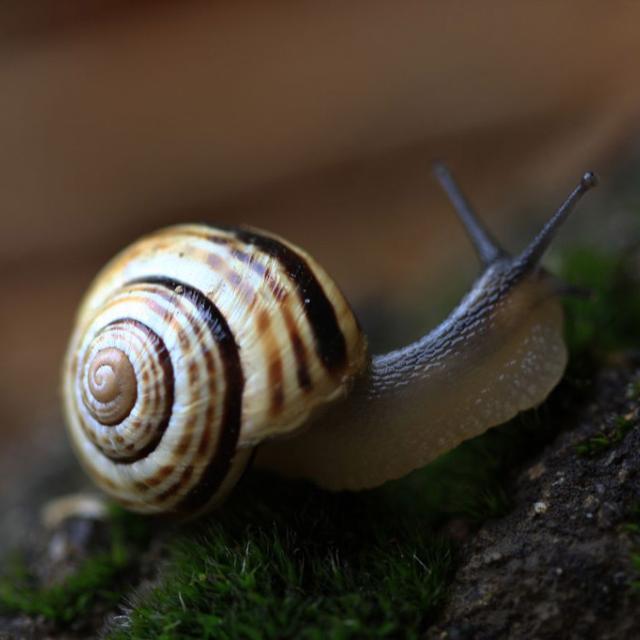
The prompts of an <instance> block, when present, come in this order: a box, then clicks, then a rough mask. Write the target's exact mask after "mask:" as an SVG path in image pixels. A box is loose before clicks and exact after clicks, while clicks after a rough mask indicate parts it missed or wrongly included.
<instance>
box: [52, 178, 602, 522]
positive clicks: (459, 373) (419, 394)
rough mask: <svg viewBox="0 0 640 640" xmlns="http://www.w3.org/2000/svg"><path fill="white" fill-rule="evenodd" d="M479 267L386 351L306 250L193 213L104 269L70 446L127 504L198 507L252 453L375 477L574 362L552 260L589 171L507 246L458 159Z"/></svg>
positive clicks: (426, 455) (460, 435) (549, 383)
mask: <svg viewBox="0 0 640 640" xmlns="http://www.w3.org/2000/svg"><path fill="white" fill-rule="evenodd" d="M436 175H437V177H438V179H439V181H440V183H441V184H442V186H443V188H444V189H445V191H446V192H447V194H448V196H449V198H450V200H451V201H452V203H453V205H454V208H455V209H456V211H457V213H458V216H459V217H460V219H461V221H462V223H463V224H464V226H465V227H466V230H467V232H468V235H469V237H470V239H471V241H472V244H473V246H474V248H475V250H476V252H477V254H478V257H479V259H480V262H481V265H482V272H481V275H480V276H479V278H478V279H477V281H476V282H475V284H474V285H473V287H472V288H471V290H470V291H469V293H467V294H466V296H465V297H464V298H463V300H462V301H461V303H460V304H459V305H458V307H457V308H455V309H454V310H453V312H452V313H451V314H450V315H449V317H448V318H447V319H446V320H444V321H443V322H442V323H441V324H440V325H439V326H438V327H436V328H435V329H433V330H432V331H430V332H429V333H427V334H426V335H424V336H423V337H421V338H420V339H418V340H417V341H415V342H413V343H412V344H409V345H408V346H406V347H403V348H400V349H398V350H395V351H392V352H390V353H386V354H383V355H374V356H370V355H369V353H368V349H367V340H366V337H365V336H364V335H363V332H362V330H361V327H360V324H359V323H358V320H357V319H356V317H355V315H354V313H353V312H352V310H351V307H350V306H349V304H348V302H347V301H346V299H345V298H344V296H343V295H342V293H341V292H340V290H339V288H338V287H337V286H336V284H335V283H334V282H333V280H332V279H331V278H330V277H329V276H328V275H327V273H326V272H325V270H324V269H323V268H322V267H321V266H320V265H319V264H318V263H317V262H316V261H315V260H314V259H313V258H312V257H311V256H310V255H309V254H307V253H306V252H305V251H303V250H302V249H300V248H298V247H296V246H294V245H293V244H291V243H289V242H287V241H285V240H283V239H282V238H279V237H277V236H276V235H273V234H270V233H266V232H262V231H258V230H255V229H252V228H245V227H238V228H227V227H211V226H207V225H178V226H173V227H169V228H166V229H162V230H160V231H157V232H155V233H152V234H151V235H148V236H146V237H144V238H142V239H141V240H139V241H137V242H135V243H134V244H133V245H131V246H129V247H128V248H126V249H125V250H124V251H122V252H121V253H120V254H119V255H117V256H116V257H115V258H114V259H113V260H112V261H111V262H110V263H109V264H108V265H107V266H106V267H105V268H104V269H103V270H102V271H101V272H100V273H99V274H98V276H97V278H96V279H95V281H94V283H93V285H92V286H91V288H90V290H89V292H88V293H87V294H86V297H85V298H84V301H83V303H82V305H81V307H80V310H79V312H78V315H77V320H76V325H75V328H74V330H73V333H72V336H71V339H70V343H69V347H68V350H67V355H66V358H65V362H64V374H63V396H64V405H65V407H64V408H65V414H66V422H67V427H68V432H69V434H70V438H71V441H72V444H73V447H74V449H75V451H76V453H77V455H78V457H79V459H80V461H81V463H82V465H83V466H84V468H85V469H86V470H87V472H88V473H89V475H90V476H91V477H92V478H93V480H94V481H95V482H96V483H97V485H98V486H99V487H101V488H102V489H103V490H104V491H106V492H107V493H108V494H110V495H111V496H112V497H113V498H114V499H115V500H116V501H118V502H120V503H121V504H122V505H124V506H125V507H127V508H129V509H131V510H134V511H139V512H144V513H164V512H167V513H176V514H189V515H193V514H198V513H201V512H203V511H206V510H208V509H210V508H211V507H213V506H214V505H217V504H218V503H220V501H221V500H222V499H223V498H224V497H225V496H226V495H227V494H228V493H229V491H230V490H231V489H232V488H233V486H234V484H235V483H236V482H237V481H238V479H239V478H240V476H241V475H242V473H243V471H244V470H245V468H246V467H247V465H248V464H249V462H250V461H252V460H253V462H254V464H255V465H256V466H258V467H261V468H264V469H270V470H272V471H276V472H278V473H280V474H282V475H284V476H289V477H298V478H305V479H307V480H310V481H312V482H314V483H316V484H317V485H319V486H320V487H324V488H327V489H330V490H345V489H348V490H359V489H365V488H372V487H375V486H378V485H380V484H382V483H384V482H386V481H387V480H391V479H396V478H399V477H401V476H403V475H405V474H407V473H409V472H410V471H412V470H414V469H416V468H418V467H421V466H424V465H425V464H427V463H428V462H429V461H431V460H433V459H434V458H436V457H437V456H439V455H440V454H442V453H443V452H445V451H447V450H449V449H452V448H454V447H455V446H457V445H458V444H459V443H461V442H462V441H463V440H466V439H469V438H471V437H474V436H476V435H478V434H480V433H483V432H484V431H486V430H487V429H489V428H490V427H492V426H495V425H498V424H501V423H504V422H506V421H507V420H509V419H510V418H512V417H513V416H514V415H516V414H517V413H518V412H520V411H523V410H525V409H528V408H530V407H534V406H536V405H538V404H540V403H541V402H542V401H543V400H544V399H545V398H546V396H547V395H548V394H549V392H550V391H551V390H552V389H553V388H554V387H555V385H556V384H557V383H558V381H559V380H560V378H561V376H562V374H563V372H564V368H565V365H566V362H567V350H566V347H565V344H564V340H563V312H562V306H561V303H560V295H561V294H562V293H564V292H565V290H566V289H565V287H564V286H563V284H562V283H561V282H559V280H558V279H556V278H554V277H553V276H552V275H551V274H550V273H549V272H547V271H546V270H544V269H543V268H542V267H541V266H540V260H541V258H542V256H543V254H544V253H545V250H546V249H547V247H548V246H549V244H550V242H551V240H552V238H553V237H554V235H555V234H556V231H557V230H558V228H559V226H560V225H561V224H562V222H563V221H564V220H565V219H566V218H567V216H568V215H569V213H570V212H571V211H572V209H573V208H574V207H575V205H576V203H577V202H578V201H579V199H580V198H581V196H582V195H583V194H584V193H585V192H587V191H588V190H589V189H590V188H591V187H593V186H595V184H596V177H595V175H594V174H593V173H591V172H589V173H585V174H584V175H583V177H582V178H581V180H580V182H579V184H578V185H577V186H576V187H575V189H574V190H573V191H572V193H571V194H570V195H569V196H568V198H567V199H566V201H565V202H564V204H562V206H561V207H560V208H559V209H558V211H557V212H556V213H555V214H554V215H553V216H552V217H551V218H550V219H549V221H548V222H547V223H546V225H545V226H544V227H543V228H542V230H541V231H540V232H539V233H538V235H536V236H535V238H534V239H533V241H532V242H531V243H530V244H529V245H528V246H527V247H526V249H524V251H523V252H522V253H520V254H519V255H516V256H511V255H509V254H508V253H507V252H506V251H505V250H503V249H502V248H501V247H500V246H499V244H498V243H497V242H496V241H495V240H494V239H493V237H492V236H491V234H490V233H489V232H488V230H487V229H486V228H485V227H484V225H483V224H482V223H481V221H480V220H479V219H478V218H477V217H476V215H475V213H474V212H473V210H472V209H471V207H470V205H469V203H468V201H467V200H466V199H465V197H464V195H463V193H462V192H461V190H460V188H459V187H458V186H457V184H456V182H455V181H454V179H453V177H452V175H451V173H450V172H449V171H448V170H447V169H446V168H445V167H444V166H442V165H438V166H437V167H436Z"/></svg>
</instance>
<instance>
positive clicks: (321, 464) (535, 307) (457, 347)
mask: <svg viewBox="0 0 640 640" xmlns="http://www.w3.org/2000/svg"><path fill="white" fill-rule="evenodd" d="M562 332H563V313H562V307H561V304H560V301H559V300H558V297H557V296H556V295H555V292H554V290H553V281H552V280H551V279H550V278H549V277H548V276H547V275H546V274H545V273H544V272H538V273H535V274H533V275H528V276H526V277H525V279H524V280H523V281H519V282H517V284H516V283H509V268H508V265H496V266H494V267H493V268H492V269H490V270H488V271H487V272H485V274H484V275H483V277H482V278H480V280H479V281H478V282H477V283H476V285H475V286H474V288H473V289H472V290H471V292H470V293H469V294H468V295H467V296H466V298H465V299H464V300H463V301H462V303H461V304H460V305H459V307H458V308H456V310H455V311H454V312H453V313H452V314H451V315H450V316H449V318H448V319H447V320H446V321H445V322H444V323H442V324H441V325H440V326H439V327H438V328H437V329H435V330H434V331H433V332H432V333H430V334H428V335H427V336H425V337H424V338H422V339H421V340H419V341H418V342H416V343H414V344H412V345H410V346H409V347H406V348H404V349H399V350H398V351H394V352H392V353H389V354H386V355H383V356H378V357H374V358H373V361H372V363H371V368H370V370H369V372H368V374H367V376H366V377H365V378H364V379H363V380H361V381H360V383H359V384H358V385H357V386H356V388H355V389H354V392H353V393H352V394H351V395H350V396H349V397H348V398H346V399H345V400H344V401H343V402H342V403H340V404H338V405H334V406H332V407H331V408H330V409H329V410H328V411H327V413H325V414H324V415H323V416H322V417H321V418H320V419H319V420H318V421H316V422H314V423H313V424H312V425H310V426H309V428H308V429H306V430H304V431H303V432H302V433H300V434H299V435H294V436H293V437H291V438H288V439H287V440H282V441H272V442H268V443H265V444H264V445H263V446H262V447H261V448H260V450H259V452H258V456H257V461H256V462H257V464H259V465H260V466H263V467H265V468H269V469H275V470H277V471H278V472H279V473H284V474H286V475H288V476H293V477H303V478H308V479H311V480H313V481H314V482H315V483H317V484H319V485H320V486H322V487H325V488H328V489H351V490H356V489H364V488H370V487H375V486H377V485H380V484H382V483H383V482H385V481H387V480H391V479H395V478H400V477H402V476H404V475H405V474H407V473H408V472H410V471H412V470H413V469H416V468H419V467H421V466H423V465H425V464H427V463H428V462H430V461H431V460H433V459H434V458H436V457H437V456H439V455H440V454H442V453H444V452H446V451H449V450H450V449H453V448H454V447H456V446H457V445H458V444H460V443H461V442H462V441H464V440H467V439H469V438H472V437H474V436H476V435H479V434H481V433H483V432H484V431H486V430H487V429H488V428H490V427H492V426H495V425H498V424H501V423H503V422H506V421H507V420H509V419H510V418H512V417H513V416H515V415H516V414H517V413H519V412H520V411H524V410H526V409H529V408H531V407H534V406H536V405H538V404H540V403H541V402H542V401H543V400H544V399H545V398H546V397H547V395H548V394H549V392H550V391H551V390H552V389H553V388H554V387H555V386H556V384H557V383H558V381H559V380H560V378H561V376H562V373H563V371H564V369H565V366H566V361H567V352H566V347H565V344H564V340H563V335H562Z"/></svg>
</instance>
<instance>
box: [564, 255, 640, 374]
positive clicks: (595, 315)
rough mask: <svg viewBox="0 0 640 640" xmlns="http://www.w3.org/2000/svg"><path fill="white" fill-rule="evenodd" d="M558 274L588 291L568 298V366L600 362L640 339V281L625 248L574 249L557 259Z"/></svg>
mask: <svg viewBox="0 0 640 640" xmlns="http://www.w3.org/2000/svg"><path fill="white" fill-rule="evenodd" d="M559 275H560V276H561V277H562V279H563V280H564V281H565V282H567V283H569V284H571V285H576V286H578V287H584V288H586V289H588V290H589V291H591V295H590V296H588V297H585V296H582V297H575V296H574V297H567V298H566V300H565V308H566V311H567V313H566V336H567V344H568V346H569V351H570V353H571V354H572V358H573V363H572V365H573V366H574V368H575V366H576V365H580V364H582V363H584V361H585V360H588V361H590V362H591V363H592V364H593V363H594V362H595V363H596V364H597V363H601V361H602V359H603V357H605V356H606V355H607V354H610V353H611V352H614V351H619V350H624V349H629V348H635V347H637V345H638V343H639V342H640V282H639V281H638V277H637V274H636V272H635V270H634V265H633V253H631V252H629V251H622V250H621V251H619V252H615V253H614V252H605V251H601V250H595V249H586V248H577V249H572V250H568V251H566V252H565V253H564V254H563V255H562V257H561V260H560V268H559Z"/></svg>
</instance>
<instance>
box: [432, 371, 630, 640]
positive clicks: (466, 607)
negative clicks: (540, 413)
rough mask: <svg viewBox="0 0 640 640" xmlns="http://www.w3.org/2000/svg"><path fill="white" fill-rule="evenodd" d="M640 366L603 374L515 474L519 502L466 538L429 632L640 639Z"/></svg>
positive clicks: (467, 635) (469, 635) (454, 636)
mask: <svg viewBox="0 0 640 640" xmlns="http://www.w3.org/2000/svg"><path fill="white" fill-rule="evenodd" d="M638 375H639V373H638V370H637V369H636V370H634V368H633V367H625V366H618V367H616V368H612V369H608V370H605V371H604V372H602V373H601V374H600V375H599V376H598V378H597V380H596V382H595V384H594V387H593V393H592V396H591V397H592V401H591V402H590V403H588V404H587V405H586V406H585V407H584V409H582V410H581V411H579V413H578V415H576V416H575V418H574V419H571V421H570V423H568V424H566V425H563V427H564V428H565V429H566V430H564V431H563V432H562V433H561V434H560V435H559V436H558V437H557V438H556V439H555V441H554V442H552V443H551V444H550V445H549V446H548V447H547V448H546V449H545V450H544V451H542V452H541V453H540V454H539V455H537V456H536V457H535V458H534V459H533V460H531V461H530V463H529V464H528V465H527V466H526V468H525V469H523V470H520V471H519V472H518V473H517V475H516V476H515V477H514V480H513V487H514V489H513V501H514V508H513V510H512V511H511V512H510V513H509V514H508V515H506V516H505V517H502V518H500V519H497V520H495V521H491V522H488V523H485V524H484V525H483V526H482V527H481V528H480V529H479V530H478V531H477V533H476V534H475V535H473V536H472V537H471V538H470V539H468V541H467V542H466V543H465V544H464V545H463V549H462V551H461V558H460V564H459V567H458V570H457V573H456V576H455V578H454V580H453V583H452V587H451V593H450V598H449V601H448V604H447V606H446V608H445V610H444V611H443V612H442V615H441V617H440V620H439V622H438V624H437V625H436V626H434V627H432V628H431V630H430V633H429V638H451V639H452V640H453V639H467V638H469V639H470V638H473V639H474V640H481V639H483V638H486V639H488V638H519V639H526V638H536V639H544V638H549V639H557V638H580V639H581V640H582V639H585V638H612V639H613V638H616V639H621V638H640V615H638V612H639V607H640V590H639V589H638V585H637V583H636V584H635V585H634V582H636V581H637V580H638V578H639V576H638V574H637V573H636V571H637V569H634V566H633V562H632V556H633V555H634V553H636V554H637V553H638V551H639V549H640V536H639V535H638V530H640V527H638V523H640V510H639V506H640V426H639V424H638V422H639V420H638ZM636 562H637V561H636Z"/></svg>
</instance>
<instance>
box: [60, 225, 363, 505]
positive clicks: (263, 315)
mask: <svg viewBox="0 0 640 640" xmlns="http://www.w3.org/2000/svg"><path fill="white" fill-rule="evenodd" d="M367 361H368V359H367V354H366V343H365V339H364V337H363V335H362V332H361V330H360V327H359V325H358V323H357V321H356V319H355V317H354V315H353V313H352V311H351V309H350V307H349V305H348V304H347V302H346V300H345V299H344V297H343V295H342V294H341V293H340V291H339V290H338V288H337V287H336V285H335V284H334V283H333V281H332V280H331V279H330V278H329V277H328V276H327V274H326V273H325V272H324V270H323V269H322V268H321V267H320V266H319V265H318V264H317V263H316V262H315V261H314V260H313V259H312V258H311V257H310V256H308V255H307V254H306V253H304V252H303V251H302V250H300V249H299V248H297V247H294V246H293V245H291V244H288V243H286V242H285V241H283V240H281V239H280V238H277V237H276V236H273V235H268V234H265V233H261V232H257V231H254V230H250V229H218V228H213V227H208V226H204V225H182V226H177V227H171V228H168V229H164V230H161V231H159V232H157V233H155V234H153V235H150V236H148V237H146V238H143V239H142V240H140V241H138V242H137V243H135V244H133V245H132V246H130V247H129V248H128V249H125V251H123V252H122V253H121V254H120V255H119V256H117V257H116V258H115V259H114V260H113V261H112V262H111V263H110V264H109V265H107V267H105V269H104V270H103V271H102V272H101V273H100V274H99V276H98V277H97V279H96V281H95V282H94V284H93V286H92V288H91V289H90V291H89V293H88V294H87V296H86V298H85V300H84V303H83V305H82V306H81V309H80V312H79V314H78V319H77V323H76V327H75V330H74V332H73V335H72V338H71V341H70V344H69V348H68V352H67V358H66V362H65V370H64V397H65V411H66V415H67V425H68V430H69V433H70V435H71V439H72V442H73V444H74V447H75V449H76V451H77V452H78V455H79V457H80V459H81V461H82V463H83V466H84V467H85V468H86V469H87V471H88V472H89V474H90V475H91V476H92V477H93V478H94V479H95V481H96V482H97V484H98V485H99V486H100V487H101V488H103V489H104V490H105V491H106V492H108V493H109V494H111V495H112V496H113V497H114V498H116V499H117V500H118V501H119V502H121V503H122V504H123V505H125V506H126V507H128V508H130V509H132V510H136V511H140V512H179V513H190V514H191V513H198V512H200V511H203V510H206V509H208V508H209V507H211V506H212V505H215V504H216V503H217V502H218V501H219V500H220V499H221V498H223V497H224V495H225V494H226V493H227V492H228V491H229V490H230V489H231V487H232V486H233V485H234V484H235V482H236V481H237V479H238V478H239V476H240V475H241V473H242V471H243V469H244V468H245V466H246V464H247V462H248V460H249V459H250V456H251V451H252V449H253V447H254V446H255V445H256V444H258V443H259V442H260V441H261V440H263V439H265V438H270V437H276V436H278V435H282V434H286V433H289V432H291V431H293V430H295V429H297V428H299V427H301V426H302V425H303V424H304V423H306V422H307V421H308V419H309V417H310V415H311V414H312V413H313V412H314V411H315V410H316V408H317V407H319V406H321V405H323V404H325V403H327V402H330V401H332V400H334V399H336V398H337V397H339V396H341V395H343V394H344V393H345V392H346V391H347V390H348V388H349V386H350V384H351V381H352V380H353V378H354V377H355V376H356V375H357V374H358V373H360V372H361V371H362V370H363V369H364V368H365V366H366V364H367Z"/></svg>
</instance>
